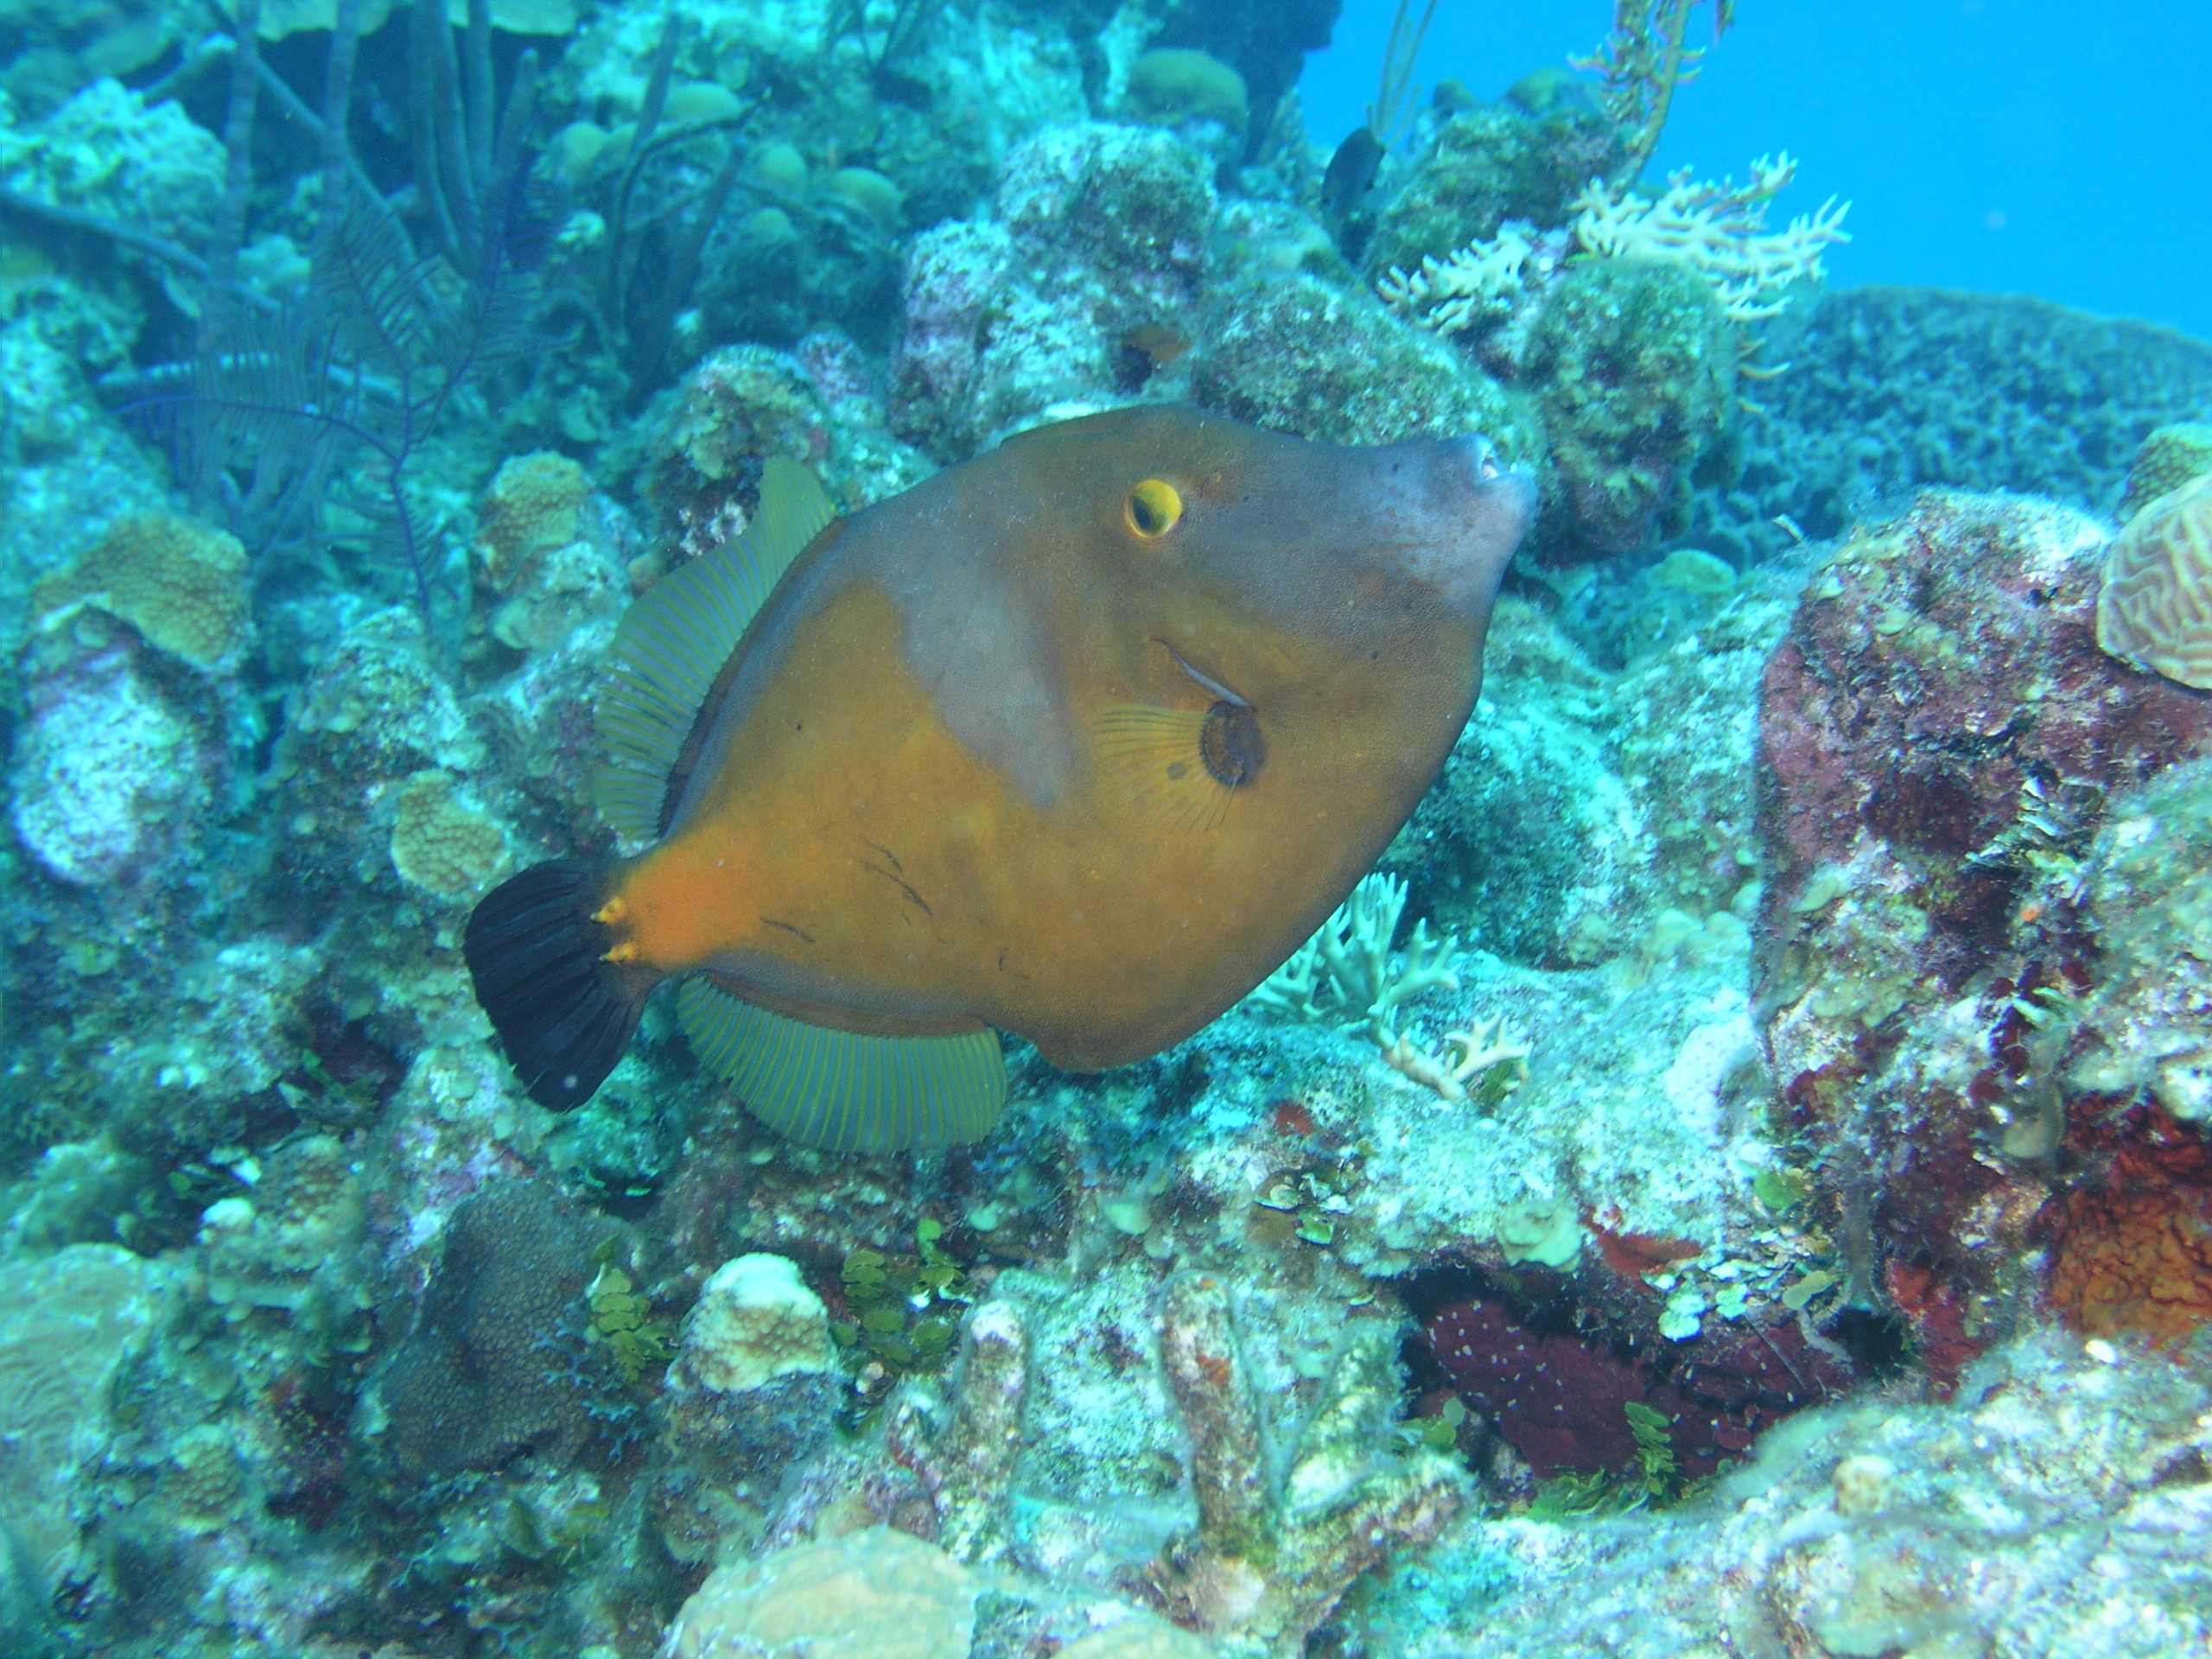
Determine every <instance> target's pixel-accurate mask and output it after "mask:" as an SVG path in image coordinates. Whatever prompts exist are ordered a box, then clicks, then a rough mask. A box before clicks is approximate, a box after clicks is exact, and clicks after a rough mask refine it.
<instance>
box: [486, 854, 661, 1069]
mask: <svg viewBox="0 0 2212 1659" xmlns="http://www.w3.org/2000/svg"><path fill="white" fill-rule="evenodd" d="M610 874H611V867H609V866H607V865H605V864H599V863H594V862H592V861H589V860H588V859H576V858H563V859H556V860H554V861H552V862H551V863H550V864H538V865H534V866H533V867H531V868H529V869H527V870H524V872H523V873H522V874H520V875H517V876H512V877H510V878H509V879H508V880H505V881H503V882H501V883H500V884H499V886H498V887H494V888H493V889H492V891H491V892H490V893H488V894H486V896H485V898H484V899H483V900H482V902H481V903H480V904H479V905H478V906H476V910H475V912H474V914H473V915H471V916H470V917H469V918H468V931H467V933H466V934H465V935H463V937H462V939H461V950H462V953H463V954H464V955H465V956H467V958H468V971H469V974H470V976H472V977H473V978H474V980H475V982H476V1000H477V1001H479V1002H480V1003H482V1004H483V1005H484V1012H485V1013H486V1014H488V1015H490V1016H491V1020H492V1028H493V1030H494V1031H496V1032H497V1033H499V1046H501V1047H502V1048H504V1049H505V1051H506V1055H507V1060H508V1063H509V1064H510V1065H512V1066H513V1067H514V1069H515V1075H516V1076H517V1077H520V1078H521V1079H522V1085H523V1087H524V1089H525V1090H528V1091H529V1094H530V1097H531V1099H532V1100H534V1101H536V1102H537V1103H538V1104H539V1105H541V1106H550V1107H551V1108H552V1109H554V1110H556V1111H560V1112H565V1111H567V1110H569V1109H570V1108H572V1107H576V1106H581V1105H582V1104H583V1103H584V1102H586V1101H588V1100H589V1099H590V1098H591V1097H592V1095H593V1093H594V1090H597V1089H598V1087H599V1085H600V1084H601V1083H603V1082H604V1081H606V1078H607V1073H608V1072H609V1071H613V1069H614V1063H615V1062H616V1061H617V1060H619V1059H620V1058H622V1051H623V1050H624V1049H625V1048H626V1047H628V1046H629V1044H630V1035H631V1033H632V1032H634V1031H636V1030H637V1028H638V1015H639V1011H640V1010H641V1009H642V1008H643V1007H645V994H646V993H647V992H648V991H650V990H652V988H653V984H654V982H655V981H656V979H657V978H658V976H656V975H655V974H653V973H652V972H651V971H650V970H647V969H640V968H638V967H636V966H633V965H629V964H625V963H614V962H609V961H607V959H606V957H607V950H608V948H609V947H610V946H611V945H612V944H613V943H614V935H613V930H612V929H610V928H608V927H607V926H606V925H604V924H602V923H600V922H596V921H594V920H593V919H592V917H593V912H595V911H597V910H598V909H599V908H600V906H601V905H602V904H603V903H604V902H605V901H606V897H607V887H608V878H609V875H610Z"/></svg>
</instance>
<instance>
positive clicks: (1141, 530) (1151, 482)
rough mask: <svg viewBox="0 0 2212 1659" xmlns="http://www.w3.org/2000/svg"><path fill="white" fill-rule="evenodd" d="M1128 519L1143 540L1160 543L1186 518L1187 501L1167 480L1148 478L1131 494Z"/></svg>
mask: <svg viewBox="0 0 2212 1659" xmlns="http://www.w3.org/2000/svg"><path fill="white" fill-rule="evenodd" d="M1128 516H1129V528H1130V529H1131V530H1133V531H1136V533H1137V535H1138V537H1140V538H1141V539H1142V540H1144V541H1147V542H1156V541H1158V540H1159V539H1160V537H1162V536H1165V535H1166V533H1167V532H1168V531H1171V530H1173V529H1174V528H1175V521H1176V520H1177V519H1179V518H1181V517H1182V516H1183V498H1182V497H1181V496H1180V495H1179V494H1178V493H1176V489H1175V486H1173V484H1170V483H1169V482H1168V481H1167V480H1166V479H1164V478H1147V479H1146V480H1143V481H1142V482H1141V483H1140V484H1138V486H1136V488H1135V489H1133V490H1131V491H1130V492H1129V507H1128Z"/></svg>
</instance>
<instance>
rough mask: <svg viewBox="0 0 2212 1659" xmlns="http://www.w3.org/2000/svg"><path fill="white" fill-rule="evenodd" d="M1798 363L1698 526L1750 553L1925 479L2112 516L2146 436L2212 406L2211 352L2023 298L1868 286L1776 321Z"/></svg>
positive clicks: (1893, 507) (1880, 502) (1770, 334)
mask: <svg viewBox="0 0 2212 1659" xmlns="http://www.w3.org/2000/svg"><path fill="white" fill-rule="evenodd" d="M1766 327H1767V333H1766V340H1767V345H1766V349H1765V351H1764V353H1763V356H1764V358H1765V359H1766V360H1768V361H1770V362H1773V363H1784V362H1786V363H1787V364H1789V372H1787V373H1785V374H1782V375H1779V376H1777V378H1773V379H1771V380H1768V381H1764V382H1763V383H1761V385H1759V387H1758V405H1759V407H1758V409H1757V410H1751V411H1748V412H1747V414H1746V418H1745V431H1744V468H1743V473H1742V475H1741V476H1740V477H1739V478H1738V479H1736V480H1732V481H1730V482H1728V483H1726V484H1716V485H1715V486H1713V488H1712V489H1709V490H1707V491H1706V492H1704V493H1701V494H1700V497H1699V499H1697V500H1696V501H1695V502H1694V505H1693V512H1692V517H1691V522H1690V526H1689V534H1690V536H1691V537H1693V538H1694V540H1695V541H1696V543H1698V544H1699V545H1702V546H1704V547H1707V548H1709V549H1712V550H1715V551H1717V552H1720V553H1723V554H1726V555H1728V556H1732V557H1738V558H1740V557H1742V556H1757V557H1764V556H1770V555H1772V554H1773V553H1774V552H1776V551H1777V550H1780V549H1782V548H1783V547H1785V546H1787V545H1788V544H1789V541H1790V539H1791V534H1790V532H1789V531H1787V530H1785V529H1784V528H1783V527H1781V526H1779V525H1777V524H1776V523H1775V518H1776V517H1777V514H1781V515H1787V517H1788V518H1789V521H1790V523H1791V524H1795V525H1796V527H1797V531H1798V533H1802V534H1803V535H1806V536H1810V537H1828V536H1834V535H1838V534H1840V533H1841V532H1842V531H1844V530H1845V529H1846V528H1847V526H1848V525H1849V524H1851V522H1852V521H1853V519H1854V518H1874V517H1886V516H1888V515H1889V514H1891V513H1894V512H1897V511H1898V510H1899V509H1900V508H1902V507H1903V506H1904V504H1905V502H1906V501H1907V500H1908V499H1910V496H1911V494H1912V493H1913V492H1914V491H1915V490H1916V489H1919V488H1922V487H1923V486H1951V487H1954V488H1958V489H1968V490H2017V491H2019V492H2022V493H2029V494H2035V495H2045V496H2050V497H2052V498H2054V499H2057V500H2060V501H2063V502H2067V503H2069V504H2070V505H2075V506H2077V507H2081V508H2083V509H2085V510H2087V511H2089V512H2105V511H2107V510H2108V509H2109V508H2110V506H2111V505H2112V504H2113V502H2114V501H2115V500H2117V499H2119V498H2120V495H2121V493H2122V491H2123V486H2124V480H2125V477H2126V471H2127V467H2128V465H2129V461H2130V459H2131V457H2132V456H2133V454H2134V452H2135V448H2136V446H2137V444H2138V443H2139V442H2140V441H2141V440H2142V438H2143V437H2144V436H2145V434H2147V433H2149V432H2151V431H2152V430H2153V429H2156V428H2158V427H2160V426H2164V425H2167V424H2171V423H2176V422H2188V421H2191V420H2194V419H2196V418H2199V417H2200V416H2201V414H2202V411H2203V410H2205V409H2207V408H2208V407H2212V346H2208V345H2206V344H2205V343H2204V342H2202V341H2201V340H2190V339H2189V338H2187V337H2186V336H2184V335H2182V334H2176V333H2174V332H2173V331H2171V329H2165V328H2160V327H2155V326H2153V325H2152V324H2149V323H2144V322H2133V321H2124V320H2113V319H2107V318H2104V317H2094V316H2090V315H2086V314H2085V313H2082V312H2079V311H2073V310H2069V309H2068V308H2066V307H2064V306H2062V305H2056V304H2054V303H2052V302H2050V301H2049V300H2044V299H2038V298H2036V297H2034V296H2028V295H1989V294H1955V293H1948V292H1943V291H1939V290H1936V289H1917V288H1861V289H1850V290H1847V291H1845V292H1841V293H1834V294H1827V295H1823V296H1821V297H1820V299H1819V300H1818V301H1817V302H1815V303H1814V304H1812V305H1810V306H1807V307H1802V308H1796V310H1794V311H1793V313H1791V314H1789V315H1784V316H1783V317H1782V318H1780V319H1777V321H1775V322H1772V323H1770V324H1768V325H1767V326H1766Z"/></svg>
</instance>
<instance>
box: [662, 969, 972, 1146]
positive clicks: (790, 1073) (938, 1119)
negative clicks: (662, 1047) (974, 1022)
mask: <svg viewBox="0 0 2212 1659" xmlns="http://www.w3.org/2000/svg"><path fill="white" fill-rule="evenodd" d="M676 1014H677V1021H678V1022H679V1023H680V1024H681V1025H682V1026H683V1032H684V1035H685V1036H687V1037H688V1038H690V1041H691V1046H692V1048H693V1050H694V1051H695V1052H696V1053H697V1055H698V1057H699V1058H700V1059H701V1060H702V1061H703V1062H705V1064H707V1065H709V1066H711V1067H713V1068H714V1069H715V1071H720V1072H721V1074H722V1075H723V1076H724V1077H728V1079H729V1081H730V1083H731V1084H732V1085H733V1086H734V1087H735V1089H736V1090H737V1092H738V1094H739V1095H740V1096H741V1097H742V1098H743V1099H744V1101H745V1103H746V1106H747V1109H749V1110H750V1111H751V1112H752V1113H753V1116H755V1117H757V1118H759V1119H760V1121H761V1122H764V1123H766V1124H767V1125H768V1127H769V1128H772V1129H774V1130H775V1131H776V1132H777V1133H778V1134H779V1135H785V1136H787V1137H788V1138H790V1139H791V1140H793V1141H798V1142H800V1143H801V1144H802V1145H804V1146H810V1147H822V1148H823V1149H824V1150H825V1151H830V1152H870V1153H883V1152H904V1151H909V1150H914V1151H921V1150H927V1149H931V1148H935V1147H948V1146H955V1145H958V1144H961V1143H963V1142H966V1141H976V1140H980V1139H982V1136H984V1135H987V1134H988V1133H989V1132H990V1128H991V1126H992V1125H993V1124H994V1123H995V1122H997V1121H998V1116H999V1113H1000V1111H1001V1109H1003V1108H1004V1106H1005V1104H1006V1065H1005V1062H1004V1061H1003V1059H1002V1058H1001V1056H1000V1052H999V1039H998V1036H997V1034H996V1033H994V1032H992V1031H991V1030H989V1029H988V1027H978V1028H977V1029H976V1030H974V1031H970V1032H961V1033H953V1034H951V1035H949V1036H931V1037H893V1036H882V1035H876V1034H874V1033H862V1032H850V1031H839V1030H836V1029H833V1028H832V1027H828V1026H820V1025H814V1024H811V1023H810V1022H808V1021H806V1020H795V1019H793V1018H791V1016H790V1015H789V1014H779V1013H777V1012H775V1011H774V1010H773V1009H770V1008H764V1007H759V1006H757V1005H756V1004H754V1003H751V1002H747V1001H745V1000H743V999H742V998H741V997H739V996H737V995H734V994H733V993H731V992H730V991H728V990H727V989H725V988H723V987H722V986H721V985H720V984H719V983H717V982H715V979H714V977H713V976H711V975H708V974H694V975H693V976H691V977H690V978H689V979H686V980H685V981H684V982H683V983H682V984H681V985H680V986H678V987H677V995H676Z"/></svg>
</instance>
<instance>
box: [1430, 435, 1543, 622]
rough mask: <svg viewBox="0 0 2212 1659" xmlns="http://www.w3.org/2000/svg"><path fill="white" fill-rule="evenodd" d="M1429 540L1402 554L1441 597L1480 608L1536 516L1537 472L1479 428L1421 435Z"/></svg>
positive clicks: (1491, 597) (1494, 590)
mask: <svg viewBox="0 0 2212 1659" xmlns="http://www.w3.org/2000/svg"><path fill="white" fill-rule="evenodd" d="M1428 448H1429V449H1430V454H1431V455H1432V457H1433V464H1432V467H1431V468H1430V469H1429V480H1430V485H1429V493H1428V496H1427V519H1428V524H1429V531H1428V534H1427V537H1425V538H1423V539H1426V540H1427V543H1428V545H1427V547H1426V548H1425V549H1424V550H1422V552H1421V554H1417V555H1414V556H1411V557H1408V558H1407V559H1406V561H1405V563H1406V564H1407V565H1408V573H1409V574H1413V575H1419V576H1421V577H1424V578H1426V579H1427V580H1428V581H1429V582H1433V583H1434V584H1435V585H1436V587H1437V588H1438V589H1439V590H1440V593H1441V594H1443V595H1444V597H1445V598H1446V601H1447V602H1450V603H1452V604H1454V605H1457V606H1461V607H1469V608H1473V609H1477V610H1480V611H1483V612H1487V611H1488V610H1489V608H1490V605H1491V601H1493V600H1494V599H1495V598H1496V597H1497V590H1498V587H1499V585H1500V584H1501V583H1502V582H1503V581H1504V579H1505V567H1506V566H1507V565H1508V564H1509V563H1511V561H1512V558H1513V554H1514V551H1515V550H1516V549H1517V548H1518V547H1519V546H1520V545H1521V540H1522V537H1524V536H1526V535H1527V534H1528V533H1529V525H1530V524H1533V523H1534V522H1535V516H1536V480H1535V478H1534V477H1533V476H1531V475H1530V474H1529V472H1528V470H1527V469H1526V468H1524V467H1515V466H1510V465H1509V464H1508V463H1507V461H1505V458H1504V457H1503V455H1501V454H1499V453H1498V450H1497V445H1496V444H1494V443H1492V442H1491V441H1490V440H1489V439H1488V438H1486V437H1484V435H1482V434H1481V433H1479V432H1468V433H1464V434H1462V435H1459V436H1458V437H1453V438H1443V439H1433V440H1430V441H1428Z"/></svg>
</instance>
